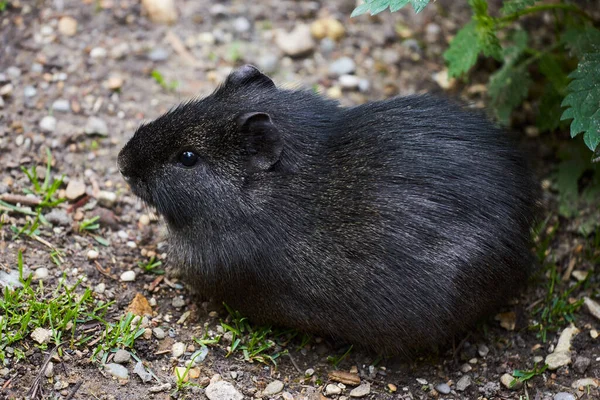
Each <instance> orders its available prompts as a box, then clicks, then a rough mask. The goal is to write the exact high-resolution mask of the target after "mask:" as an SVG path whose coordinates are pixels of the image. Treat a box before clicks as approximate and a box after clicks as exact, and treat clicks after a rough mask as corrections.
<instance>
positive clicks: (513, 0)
mask: <svg viewBox="0 0 600 400" xmlns="http://www.w3.org/2000/svg"><path fill="white" fill-rule="evenodd" d="M535 2H536V0H505V1H504V4H503V5H502V9H501V10H500V12H501V13H502V14H504V15H507V14H512V13H515V12H517V11H521V10H524V9H526V8H527V7H531V6H532V5H533V4H534V3H535Z"/></svg>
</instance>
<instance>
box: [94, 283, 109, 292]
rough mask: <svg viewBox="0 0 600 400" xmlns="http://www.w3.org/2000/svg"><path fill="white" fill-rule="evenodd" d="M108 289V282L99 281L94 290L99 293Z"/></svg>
mask: <svg viewBox="0 0 600 400" xmlns="http://www.w3.org/2000/svg"><path fill="white" fill-rule="evenodd" d="M105 290H106V284H105V283H102V282H101V283H99V284H97V285H96V286H95V287H94V292H96V293H98V294H102V293H104V291H105Z"/></svg>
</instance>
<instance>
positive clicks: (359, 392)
mask: <svg viewBox="0 0 600 400" xmlns="http://www.w3.org/2000/svg"><path fill="white" fill-rule="evenodd" d="M369 393H371V384H370V383H369V382H364V383H361V384H360V386H358V387H355V388H354V389H352V390H351V391H350V397H364V396H366V395H368V394H369Z"/></svg>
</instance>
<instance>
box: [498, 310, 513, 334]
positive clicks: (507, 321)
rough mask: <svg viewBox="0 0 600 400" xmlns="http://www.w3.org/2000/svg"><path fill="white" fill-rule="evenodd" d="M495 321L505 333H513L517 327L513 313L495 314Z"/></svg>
mask: <svg viewBox="0 0 600 400" xmlns="http://www.w3.org/2000/svg"><path fill="white" fill-rule="evenodd" d="M494 319H495V320H496V321H500V326H501V327H503V328H504V329H506V330H507V331H514V330H515V327H516V326H517V314H516V313H515V312H514V311H509V312H505V313H500V314H496V316H495V317H494Z"/></svg>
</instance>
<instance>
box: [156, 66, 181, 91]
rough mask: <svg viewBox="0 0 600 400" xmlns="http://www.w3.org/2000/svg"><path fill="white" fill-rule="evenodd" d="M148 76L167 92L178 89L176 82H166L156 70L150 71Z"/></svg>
mask: <svg viewBox="0 0 600 400" xmlns="http://www.w3.org/2000/svg"><path fill="white" fill-rule="evenodd" d="M150 75H151V76H152V78H154V81H155V82H156V83H158V84H159V85H160V86H161V87H162V88H163V89H165V90H167V91H175V90H177V88H178V87H179V82H178V81H171V82H167V80H166V79H165V77H164V76H163V74H161V73H160V71H158V70H156V69H155V70H152V72H151V73H150Z"/></svg>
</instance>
